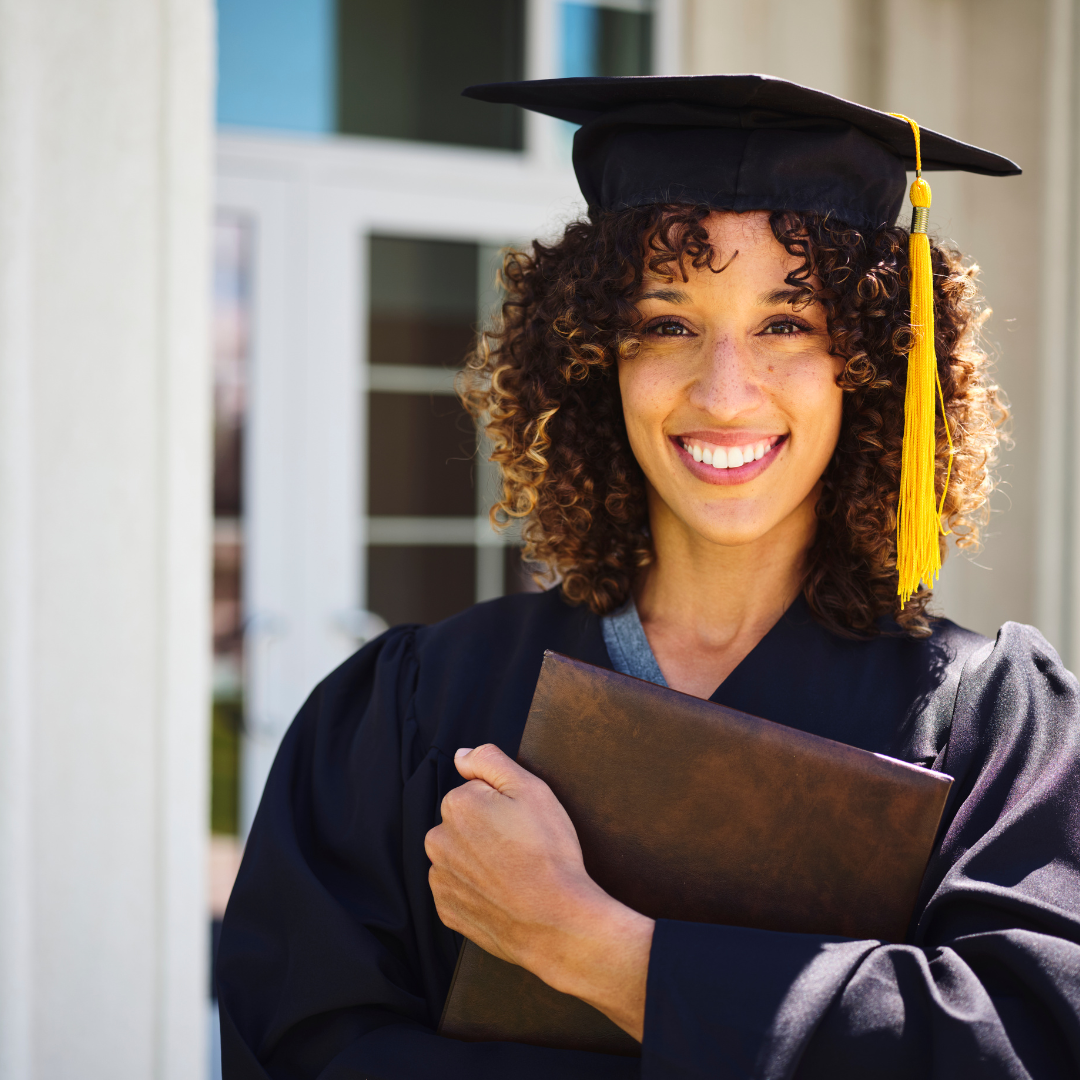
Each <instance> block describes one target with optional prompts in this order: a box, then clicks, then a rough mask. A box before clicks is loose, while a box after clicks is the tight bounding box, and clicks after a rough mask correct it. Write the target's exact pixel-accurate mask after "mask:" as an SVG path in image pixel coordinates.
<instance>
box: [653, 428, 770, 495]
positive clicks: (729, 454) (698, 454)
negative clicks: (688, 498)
mask: <svg viewBox="0 0 1080 1080" xmlns="http://www.w3.org/2000/svg"><path fill="white" fill-rule="evenodd" d="M749 434H750V433H748V435H749ZM709 435H712V437H711V438H710V437H709ZM719 437H720V434H719V433H715V434H713V433H708V435H707V434H706V433H705V432H700V433H694V434H691V435H673V436H671V442H672V445H673V446H674V447H675V448H676V451H677V453H678V455H679V458H680V460H681V461H682V462H683V464H684V465H686V467H687V468H688V469H689V470H690V471H691V472H692V473H693V474H694V475H695V476H696V477H697V478H698V479H699V480H704V481H705V482H706V483H708V484H719V485H730V484H743V483H746V482H747V481H748V480H752V479H754V477H756V476H760V475H761V473H763V472H764V471H765V470H766V469H767V468H768V467H769V466H770V465H771V464H772V463H773V462H774V461H775V460H776V457H777V455H778V454H779V453H780V451H781V449H782V448H783V446H784V444H785V443H786V442H787V440H788V436H787V435H757V436H751V437H748V438H747V439H746V441H745V442H743V441H739V442H737V443H732V442H731V441H730V436H724V438H725V442H724V443H721V442H720V441H719Z"/></svg>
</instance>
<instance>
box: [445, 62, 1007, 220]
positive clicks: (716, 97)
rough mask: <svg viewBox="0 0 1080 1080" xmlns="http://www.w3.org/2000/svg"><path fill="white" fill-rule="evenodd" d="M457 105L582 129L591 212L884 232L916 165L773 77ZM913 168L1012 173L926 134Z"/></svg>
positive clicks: (863, 120) (577, 144) (681, 81)
mask: <svg viewBox="0 0 1080 1080" xmlns="http://www.w3.org/2000/svg"><path fill="white" fill-rule="evenodd" d="M465 96H466V97H471V98H476V99H478V100H480V101H491V102H502V103H509V104H512V105H520V106H521V107H522V108H525V109H532V110H533V111H535V112H540V113H546V114H547V115H548V116H554V117H557V118H559V119H560V120H569V121H570V122H571V123H574V124H580V125H581V128H580V129H579V130H578V131H577V133H576V134H575V136H574V170H575V172H576V173H577V178H578V183H579V184H580V185H581V191H582V194H584V196H585V200H586V202H588V204H589V205H590V206H597V207H600V208H601V209H604V210H622V209H626V208H627V207H631V206H645V205H648V204H650V203H664V202H676V203H695V204H696V203H704V204H706V205H708V206H712V207H715V208H716V209H718V210H740V211H741V210H811V211H817V212H819V213H830V212H831V213H833V214H835V215H836V216H837V217H839V218H841V219H842V220H844V221H846V222H848V223H849V224H851V225H855V226H856V227H858V228H860V229H863V230H873V229H875V228H877V227H879V226H881V225H892V224H893V223H894V222H895V221H896V218H897V215H898V214H899V212H900V207H901V204H902V202H903V198H904V188H905V177H904V172H905V169H911V168H914V166H915V153H914V143H913V139H912V133H911V129H910V127H909V126H908V124H907V122H906V121H904V120H900V119H897V118H896V117H894V116H891V115H890V114H889V113H883V112H878V111H877V110H876V109H868V108H866V107H865V106H863V105H856V104H855V103H854V102H852V101H845V100H844V99H843V98H838V97H834V96H833V95H832V94H826V93H823V92H822V91H820V90H811V89H810V88H809V87H806V86H799V85H798V84H796V83H790V82H786V81H785V80H783V79H774V78H772V77H771V76H769V75H676V76H643V77H633V78H630V77H623V78H599V77H598V78H584V79H541V80H537V81H534V82H513V83H488V84H486V85H483V86H470V87H469V88H468V89H467V90H466V91H465ZM922 167H923V169H924V170H931V169H961V170H964V171H965V172H973V173H983V174H985V175H988V176H1015V175H1017V174H1018V173H1019V172H1020V169H1019V168H1018V167H1017V165H1016V164H1015V163H1014V162H1012V161H1010V160H1009V159H1008V158H1005V157H1001V156H1000V155H999V154H992V153H990V152H989V151H988V150H980V149H979V148H978V147H977V146H969V145H968V144H967V143H962V142H960V141H958V140H957V139H950V138H949V137H948V136H946V135H939V134H938V133H937V132H935V131H930V130H929V129H927V128H923V129H922Z"/></svg>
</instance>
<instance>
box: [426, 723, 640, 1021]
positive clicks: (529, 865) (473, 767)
mask: <svg viewBox="0 0 1080 1080" xmlns="http://www.w3.org/2000/svg"><path fill="white" fill-rule="evenodd" d="M455 764H456V765H457V769H458V772H460V773H461V775H462V776H464V777H465V779H466V780H467V781H468V783H466V784H463V785H462V786H461V787H459V788H455V789H454V790H453V791H451V792H449V793H448V794H447V796H446V798H444V799H443V804H442V818H443V820H442V824H441V825H439V826H437V827H436V828H434V829H432V830H431V831H430V832H429V833H428V835H427V840H426V842H425V850H426V851H427V854H428V858H429V859H431V870H430V872H429V875H428V877H429V881H430V883H431V892H432V895H433V896H434V898H435V906H436V908H437V909H438V912H439V917H440V918H441V919H442V921H443V922H444V923H445V924H446V925H447V926H449V927H450V928H451V929H452V930H457V931H458V932H459V933H461V934H464V935H465V936H466V937H467V938H469V939H470V940H471V941H474V942H476V944H477V945H479V946H480V947H481V948H483V949H486V950H487V951H488V952H490V953H492V954H493V955H495V956H499V957H501V958H502V959H504V960H508V961H509V962H510V963H513V964H519V965H521V966H522V967H525V968H528V970H530V971H532V972H533V973H534V974H536V975H538V976H539V977H540V978H541V979H543V980H544V981H545V982H547V983H548V984H549V985H550V986H553V987H554V988H555V989H557V990H561V991H563V992H564V993H570V994H575V995H576V996H577V997H580V998H582V999H583V1000H585V1001H588V1002H589V1004H591V1005H593V1006H595V1007H596V1008H598V1009H600V1010H601V1011H602V1012H604V1013H606V1014H607V1015H608V1016H609V1017H610V1018H611V1019H612V1020H614V1021H615V1023H617V1024H619V1025H620V1026H621V1027H622V1028H623V1029H624V1030H626V1031H628V1032H629V1033H630V1034H631V1035H633V1036H634V1037H635V1038H637V1039H640V1038H641V1030H642V1024H643V1021H644V1009H645V979H646V975H647V972H648V963H649V948H650V945H651V943H652V930H653V923H652V920H651V919H647V918H645V916H643V915H640V914H638V913H637V912H635V911H632V910H631V909H630V908H628V907H626V906H625V905H623V904H620V903H618V902H617V901H615V900H613V899H612V898H611V897H610V896H608V895H607V893H605V892H604V891H603V890H602V889H601V888H600V887H599V886H598V885H597V884H596V883H595V882H594V881H593V880H592V879H591V878H590V877H589V875H588V874H587V873H586V871H585V866H584V863H583V862H582V858H581V846H580V844H579V843H578V839H577V833H576V831H575V830H574V826H573V824H572V823H571V821H570V819H569V817H568V816H567V814H566V811H565V810H564V809H563V808H562V805H561V804H560V803H559V801H558V799H556V798H555V796H554V794H553V793H552V791H551V789H550V788H549V787H548V786H547V784H545V783H544V782H543V781H542V780H540V779H539V778H537V777H535V776H533V775H532V774H531V773H529V772H527V771H526V770H525V769H523V768H521V767H520V766H519V765H517V764H516V763H515V762H513V761H511V760H510V758H508V757H507V756H506V755H505V754H504V753H503V752H502V751H501V750H499V749H498V747H496V746H493V745H490V744H488V745H486V746H480V747H477V748H476V749H475V750H459V751H458V753H457V756H456V759H455Z"/></svg>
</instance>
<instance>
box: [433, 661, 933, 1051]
mask: <svg viewBox="0 0 1080 1080" xmlns="http://www.w3.org/2000/svg"><path fill="white" fill-rule="evenodd" d="M778 677H779V673H778ZM518 761H519V762H520V763H521V764H522V765H523V766H524V767H525V768H527V769H528V770H530V772H533V773H535V774H536V775H537V776H539V777H541V779H543V780H544V781H546V782H547V783H548V784H549V785H550V787H551V789H552V791H554V793H555V795H556V796H557V797H558V799H559V800H560V802H561V803H562V804H563V806H565V807H566V810H567V813H568V814H569V815H570V819H571V820H572V821H573V823H574V826H575V827H576V829H577V833H578V839H579V840H580V841H581V850H582V854H583V855H584V859H585V868H586V869H587V870H588V872H589V874H590V875H591V877H592V878H593V880H595V881H596V882H597V883H598V884H599V885H600V886H601V887H602V888H603V889H605V890H606V891H607V892H608V893H610V894H611V895H612V896H614V897H615V898H616V899H617V900H621V901H622V902H623V903H624V904H627V905H629V906H630V907H632V908H634V909H635V910H636V911H640V912H642V913H643V914H645V915H648V916H650V917H652V918H664V919H681V920H686V921H690V922H708V923H725V924H728V925H732V926H747V927H756V928H758V929H762V930H784V931H791V932H795V933H808V934H835V935H839V936H843V937H850V938H858V939H881V940H884V941H902V940H903V939H904V935H905V933H906V932H907V926H908V923H909V921H910V919H911V915H912V912H913V909H914V905H915V900H916V896H917V894H918V890H919V885H920V883H921V881H922V876H923V873H924V871H925V869H926V863H927V860H928V859H929V857H930V852H931V849H932V847H933V843H934V837H935V835H936V833H937V829H938V825H939V823H940V821H941V814H942V810H943V809H944V806H945V799H946V796H947V795H948V793H949V788H950V787H951V785H952V778H951V777H948V776H945V775H944V774H942V773H937V772H931V771H929V770H928V769H923V768H920V767H918V766H916V765H909V764H907V763H905V762H902V761H896V760H894V759H893V758H888V757H884V756H883V755H881V754H872V753H869V752H867V751H865V750H858V749H856V748H855V747H852V746H846V745H844V744H843V743H837V742H833V741H832V740H830V739H823V738H820V737H818V736H816V735H809V734H807V733H806V732H803V731H798V730H796V729H794V728H789V727H784V726H782V725H780V724H774V723H771V722H770V721H768V720H761V719H759V718H757V717H754V716H748V715H747V714H746V713H740V712H736V711H734V710H733V709H727V708H724V707H723V706H721V705H716V704H714V703H712V702H709V701H703V700H702V699H700V698H695V697H690V696H689V695H687V694H680V693H677V692H676V691H674V690H669V689H667V688H665V687H661V686H656V685H654V684H653V683H649V682H644V681H642V680H641V679H634V678H631V677H630V676H628V675H620V674H618V673H617V672H613V671H608V670H606V669H605V668H598V667H593V666H592V665H591V664H584V663H581V662H580V661H577V660H571V659H569V658H568V657H565V656H560V655H558V654H557V653H551V652H548V653H546V654H545V656H544V663H543V667H542V669H541V672H540V679H539V681H538V683H537V686H536V693H535V694H534V696H533V701H532V707H531V709H530V711H529V718H528V722H527V723H526V725H525V731H524V734H523V735H522V739H521V749H520V751H519V753H518ZM439 1031H440V1033H441V1034H443V1035H448V1036H451V1037H453V1038H458V1039H467V1040H477V1041H488V1040H508V1041H512V1042H523V1043H531V1044H533V1045H537V1046H556V1047H568V1048H575V1049H582V1050H598V1051H601V1052H607V1053H615V1054H629V1055H633V1054H637V1053H638V1052H639V1046H638V1043H637V1042H636V1041H635V1040H634V1039H632V1038H631V1037H630V1036H629V1035H627V1034H626V1033H625V1032H624V1031H622V1029H621V1028H619V1027H617V1026H616V1025H615V1024H613V1023H612V1022H611V1021H610V1020H608V1019H607V1017H605V1016H604V1015H603V1014H602V1013H600V1012H598V1011H596V1010H595V1009H593V1008H592V1007H591V1006H589V1005H586V1004H585V1003H584V1002H583V1001H580V1000H579V999H578V998H575V997H570V996H569V995H566V994H560V993H559V992H558V991H556V990H552V989H551V988H550V987H549V986H547V985H546V984H545V983H543V982H542V981H541V980H540V979H538V978H537V977H536V976H535V975H532V974H531V973H530V972H528V971H526V970H525V969H524V968H520V967H516V966H514V965H512V964H508V963H505V962H504V961H502V960H498V959H496V958H495V957H493V956H491V955H490V954H488V953H486V952H484V950H482V949H480V948H479V947H478V946H477V945H475V944H473V943H472V942H470V941H466V943H465V945H464V948H463V949H462V951H461V955H460V957H459V959H458V966H457V970H456V971H455V973H454V981H453V983H452V984H451V987H450V993H449V995H448V997H447V1000H446V1007H445V1009H444V1010H443V1016H442V1021H441V1023H440V1025H439Z"/></svg>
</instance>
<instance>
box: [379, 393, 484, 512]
mask: <svg viewBox="0 0 1080 1080" xmlns="http://www.w3.org/2000/svg"><path fill="white" fill-rule="evenodd" d="M368 403H369V413H368V513H369V514H374V515H392V516H398V515H417V514H421V515H434V516H436V517H440V516H446V517H471V516H472V515H474V514H475V513H476V495H475V494H474V488H473V455H474V454H475V451H476V436H475V435H474V434H473V430H472V422H471V421H470V420H469V418H468V416H467V415H466V413H465V410H464V409H463V408H462V407H461V404H460V402H458V400H457V399H456V398H453V397H449V396H445V395H423V394H386V393H374V392H373V393H371V394H369V395H368Z"/></svg>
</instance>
